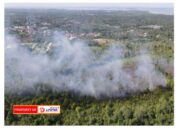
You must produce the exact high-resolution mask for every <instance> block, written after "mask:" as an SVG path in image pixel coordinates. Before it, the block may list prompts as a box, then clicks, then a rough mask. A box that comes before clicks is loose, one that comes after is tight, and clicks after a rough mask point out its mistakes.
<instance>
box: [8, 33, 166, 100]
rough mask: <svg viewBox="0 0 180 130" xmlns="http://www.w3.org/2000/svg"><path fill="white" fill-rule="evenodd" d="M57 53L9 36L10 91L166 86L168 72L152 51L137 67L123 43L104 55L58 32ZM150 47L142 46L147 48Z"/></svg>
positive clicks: (111, 92)
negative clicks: (131, 63)
mask: <svg viewBox="0 0 180 130" xmlns="http://www.w3.org/2000/svg"><path fill="white" fill-rule="evenodd" d="M54 44H56V45H58V47H57V48H55V49H54V50H53V55H52V56H49V55H48V54H32V53H31V51H30V50H28V49H27V48H25V47H22V46H21V45H20V44H19V41H18V39H16V38H15V37H13V36H11V35H8V34H6V36H5V86H6V88H5V90H6V93H8V92H13V93H21V92H25V91H27V92H31V93H36V87H35V86H36V84H39V83H40V84H48V85H49V86H51V88H52V90H53V91H56V92H62V91H73V92H77V93H79V94H81V95H89V96H93V97H97V98H98V97H100V96H107V97H122V96H125V95H126V94H127V93H135V92H143V91H146V90H150V91H151V90H154V89H155V88H156V87H157V86H166V78H165V76H164V75H163V74H162V73H161V72H160V71H158V70H157V69H156V67H155V65H154V63H153V60H152V58H151V56H150V55H148V54H146V55H144V54H143V55H142V56H139V57H138V58H137V61H136V64H135V65H134V66H135V67H132V68H128V67H126V66H124V65H123V64H124V57H125V54H124V52H125V51H126V50H127V48H126V47H125V46H123V45H122V44H111V45H110V46H109V48H108V49H106V50H105V52H104V53H103V54H101V55H97V54H94V52H93V51H92V50H91V49H90V47H89V46H88V45H86V44H84V43H83V42H79V41H78V42H75V43H71V42H70V41H68V39H67V38H66V37H64V36H63V35H61V34H59V33H55V34H54ZM144 51H146V50H142V52H144Z"/></svg>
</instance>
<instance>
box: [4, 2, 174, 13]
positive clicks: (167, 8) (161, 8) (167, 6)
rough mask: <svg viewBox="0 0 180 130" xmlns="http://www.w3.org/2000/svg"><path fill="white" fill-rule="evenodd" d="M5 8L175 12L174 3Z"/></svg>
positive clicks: (10, 5)
mask: <svg viewBox="0 0 180 130" xmlns="http://www.w3.org/2000/svg"><path fill="white" fill-rule="evenodd" d="M5 8H18V9H22V8H25V9H28V8H31V9H67V10H143V11H149V12H151V13H162V14H173V12H174V11H173V4H172V3H130V4H129V3H127V4H125V3H21V4H20V3H8V4H5Z"/></svg>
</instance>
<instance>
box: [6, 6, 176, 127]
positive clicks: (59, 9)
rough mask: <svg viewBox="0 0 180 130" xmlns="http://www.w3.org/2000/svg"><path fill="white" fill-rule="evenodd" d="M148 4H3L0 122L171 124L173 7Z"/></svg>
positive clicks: (29, 123) (172, 118)
mask: <svg viewBox="0 0 180 130" xmlns="http://www.w3.org/2000/svg"><path fill="white" fill-rule="evenodd" d="M153 5H156V4H151V6H152V7H151V8H150V6H148V4H146V5H145V6H147V7H149V8H146V7H144V6H138V5H137V6H132V7H131V6H130V5H128V4H120V3H119V4H111V5H106V4H103V6H102V5H101V4H99V5H96V6H95V4H92V5H88V6H87V5H84V4H82V5H81V4H79V5H73V4H71V5H68V4H62V5H61V4H56V6H55V4H49V5H48V6H47V5H41V4H39V5H38V6H35V5H33V4H31V5H27V6H25V5H23V6H16V4H15V5H14V6H12V5H11V6H10V5H8V4H6V7H5V9H4V10H5V14H4V15H5V27H4V33H5V36H4V42H5V43H4V50H5V94H4V95H5V107H4V108H5V115H4V120H5V125H35V126H36V125H58V126H61V125H118V126H119V125H120V126H122V125H130V126H131V125H174V14H173V13H172V12H173V5H171V4H170V6H169V5H168V6H165V7H163V6H162V7H161V6H160V5H159V6H157V5H156V6H153ZM42 7H43V8H42ZM13 105H60V107H61V113H60V114H57V115H50V114H49V115H48V114H46V115H43V114H40V115H29V114H28V115H26V114H22V115H21V114H19V115H16V114H13Z"/></svg>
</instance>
